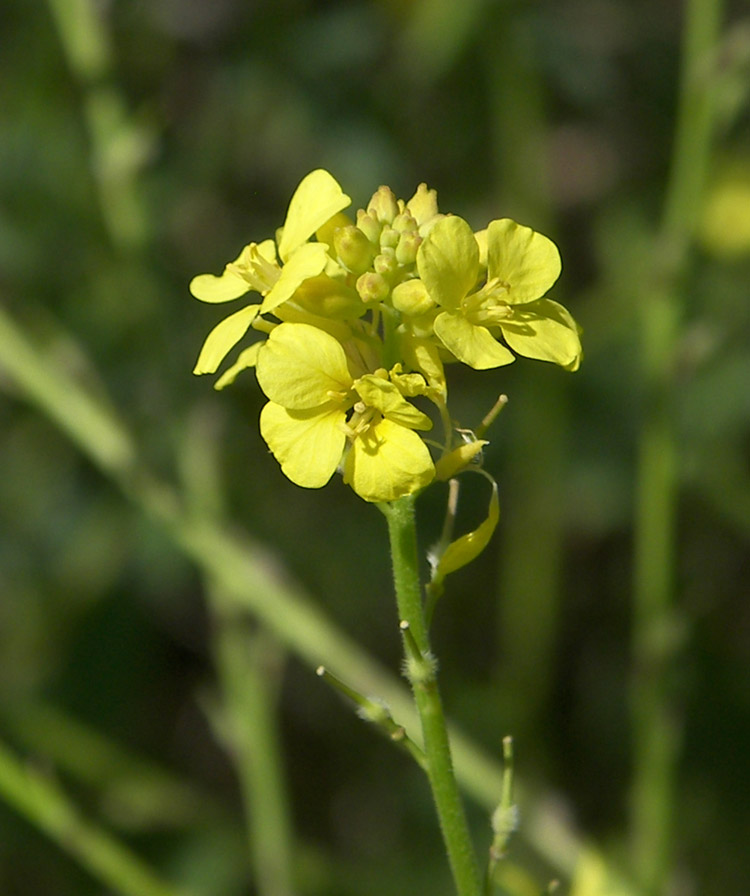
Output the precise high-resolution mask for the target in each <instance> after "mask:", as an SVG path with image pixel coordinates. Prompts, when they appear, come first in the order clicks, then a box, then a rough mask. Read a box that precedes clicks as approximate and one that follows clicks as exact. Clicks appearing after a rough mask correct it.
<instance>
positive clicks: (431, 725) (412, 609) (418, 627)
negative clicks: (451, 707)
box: [381, 497, 482, 896]
mask: <svg viewBox="0 0 750 896" xmlns="http://www.w3.org/2000/svg"><path fill="white" fill-rule="evenodd" d="M381 508H382V510H383V512H384V513H385V516H386V519H387V520H388V534H389V537H390V543H391V557H392V560H393V578H394V583H395V588H396V601H397V604H398V612H399V616H400V618H401V620H402V623H408V631H407V632H405V638H404V640H405V654H406V657H407V664H408V665H409V667H410V668H412V669H413V672H414V666H417V667H418V668H419V672H418V673H417V674H411V675H410V680H411V683H412V690H413V693H414V701H415V703H416V707H417V711H418V713H419V718H420V721H421V724H422V737H423V739H424V751H425V755H426V757H427V775H428V778H429V781H430V787H431V788H432V795H433V799H434V800H435V806H436V808H437V813H438V818H439V821H440V829H441V831H442V834H443V842H444V843H445V847H446V850H447V852H448V861H449V862H450V866H451V871H452V873H453V880H454V882H455V885H456V891H457V893H458V894H459V896H479V894H480V893H481V891H482V887H481V881H480V877H479V870H478V868H477V863H476V856H475V854H474V849H473V847H472V844H471V839H470V837H469V829H468V825H467V823H466V816H465V814H464V808H463V803H462V802H461V797H460V794H459V791H458V784H457V782H456V777H455V775H454V772H453V762H452V759H451V750H450V742H449V739H448V730H447V727H446V724H445V716H444V714H443V705H442V701H441V699H440V692H439V690H438V683H437V676H436V672H435V664H434V661H433V660H432V658H431V655H430V645H429V636H428V633H427V626H426V625H425V619H424V611H423V606H422V589H421V586H420V581H419V561H418V554H417V533H416V520H415V515H414V498H413V497H406V498H401V499H400V500H398V501H395V502H393V503H392V504H388V505H381ZM409 635H410V636H411V637H413V639H414V644H415V646H416V650H417V651H418V656H417V657H414V656H410V650H409V645H408V643H406V642H407V641H408V636H409Z"/></svg>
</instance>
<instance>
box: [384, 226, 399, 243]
mask: <svg viewBox="0 0 750 896" xmlns="http://www.w3.org/2000/svg"><path fill="white" fill-rule="evenodd" d="M398 239H399V232H398V231H397V230H394V229H393V228H392V227H388V226H387V225H386V226H385V227H384V228H383V230H382V231H381V233H380V246H381V248H382V249H395V248H396V246H397V245H398Z"/></svg>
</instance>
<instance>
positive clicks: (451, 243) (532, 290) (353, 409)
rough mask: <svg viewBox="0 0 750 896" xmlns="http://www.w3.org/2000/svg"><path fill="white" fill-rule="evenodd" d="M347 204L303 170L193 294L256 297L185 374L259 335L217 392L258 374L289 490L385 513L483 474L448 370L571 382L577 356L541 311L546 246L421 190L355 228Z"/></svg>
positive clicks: (381, 206) (266, 420)
mask: <svg viewBox="0 0 750 896" xmlns="http://www.w3.org/2000/svg"><path fill="white" fill-rule="evenodd" d="M349 202H350V200H349V197H348V196H347V195H346V194H345V193H344V192H343V190H342V189H341V187H340V186H339V184H338V183H337V182H336V180H335V179H334V178H333V177H332V176H331V175H330V174H329V173H328V172H327V171H323V170H321V169H319V170H317V171H313V172H312V173H311V174H309V175H308V176H307V177H305V178H304V179H303V180H302V182H301V183H300V185H299V186H298V188H297V190H296V191H295V193H294V195H293V196H292V199H291V201H290V203H289V208H288V211H287V215H286V219H285V222H284V225H283V227H282V228H280V230H279V231H278V233H277V234H276V238H275V239H273V240H271V239H267V240H264V241H263V242H260V243H249V244H248V245H247V246H245V248H244V249H243V250H242V252H241V253H240V254H239V256H238V257H237V258H236V259H235V260H234V261H232V262H230V263H229V264H227V265H226V267H225V269H224V271H223V273H222V274H221V275H220V276H218V277H217V276H213V275H212V274H201V275H199V276H198V277H195V278H194V279H193V281H192V283H191V285H190V289H191V292H192V293H193V295H194V296H196V298H198V299H200V300H201V301H204V302H209V303H221V302H229V301H232V300H234V299H237V298H240V297H241V296H244V295H245V294H246V293H248V292H254V293H256V294H257V299H256V300H255V301H254V302H252V303H250V304H246V305H244V306H243V307H241V308H240V309H239V310H237V311H235V312H234V313H233V314H230V315H229V316H228V317H226V318H225V319H224V320H222V321H221V322H220V323H218V324H217V325H216V326H215V327H214V328H213V330H212V331H211V332H210V333H209V335H208V337H207V338H206V340H205V343H204V345H203V348H202V349H201V352H200V355H199V358H198V362H197V364H196V367H195V372H196V373H213V372H214V371H216V370H217V369H218V368H219V365H220V364H221V363H222V361H223V360H224V359H225V358H226V356H227V354H228V353H229V352H230V351H231V350H232V349H233V348H234V347H235V346H236V345H237V344H238V343H240V342H241V341H242V340H243V339H244V338H245V336H246V334H247V333H248V331H249V330H254V331H256V332H259V333H261V334H262V335H261V338H260V339H259V340H257V341H255V342H252V343H251V344H250V345H249V346H247V347H245V348H244V349H243V350H242V352H241V353H240V354H239V357H237V359H236V360H235V362H234V363H233V364H232V365H231V366H230V367H229V368H228V369H227V370H225V371H224V373H223V374H222V375H221V377H220V378H219V379H218V381H217V382H216V384H215V385H216V388H221V387H223V386H224V385H226V384H227V383H230V382H232V380H233V379H234V378H235V377H236V376H237V374H238V373H240V372H241V371H243V370H245V369H246V368H248V367H255V368H256V373H257V377H258V382H259V384H260V387H261V389H262V390H263V391H264V392H265V394H266V396H267V397H268V399H269V401H268V403H267V404H266V405H265V407H264V408H263V410H262V412H261V418H260V428H261V434H262V435H263V438H264V439H265V440H266V442H267V443H268V445H269V447H270V449H271V452H272V453H273V455H274V456H275V457H276V459H277V460H278V461H279V463H280V464H281V468H282V470H283V472H284V473H285V474H286V475H287V476H288V477H289V478H290V479H291V480H292V481H293V482H295V483H297V484H299V485H302V486H305V487H308V488H318V487H320V486H322V485H324V484H325V483H327V482H328V481H329V480H330V478H331V477H332V476H333V474H334V473H335V472H336V471H339V472H340V473H341V474H342V475H343V478H344V481H345V482H347V483H348V484H349V485H351V487H352V488H353V489H354V491H355V492H356V493H357V494H358V495H359V496H360V497H362V498H364V499H365V500H367V501H376V502H383V501H393V500H396V499H398V498H400V497H402V496H404V495H408V494H414V493H416V492H418V491H420V490H421V489H423V488H424V487H425V486H426V485H428V484H429V483H430V482H431V481H432V480H433V479H434V478H439V479H444V478H449V477H452V476H454V475H456V474H458V473H460V472H462V471H463V470H464V469H468V468H470V467H472V466H474V467H475V466H477V464H479V463H480V462H481V450H480V449H481V444H484V442H481V444H480V443H479V442H475V443H474V444H475V445H480V448H478V449H475V448H471V449H467V448H466V447H465V446H464V447H461V441H462V436H460V434H459V433H460V432H464V433H465V432H466V431H465V430H463V431H460V430H458V429H457V428H455V427H454V424H453V423H452V421H451V416H450V413H449V410H448V404H447V402H448V380H447V377H446V373H445V366H444V365H445V364H446V363H447V362H461V363H464V364H467V365H468V366H470V367H473V368H475V369H487V368H494V367H501V366H503V365H505V364H509V363H511V362H512V361H514V360H515V356H516V355H525V356H526V357H529V358H537V359H541V360H546V361H552V362H554V363H556V364H558V365H560V366H562V367H565V368H567V369H569V370H574V369H575V368H576V367H577V366H578V363H579V361H580V357H581V345H580V341H579V335H578V328H577V326H576V324H575V321H574V320H573V318H572V317H571V316H570V314H569V313H568V311H567V310H566V309H565V308H564V307H563V306H562V305H559V304H558V303H557V302H554V301H553V300H552V299H550V298H548V297H547V292H548V290H549V289H550V288H551V287H552V286H553V284H554V283H555V281H556V280H557V278H558V276H559V274H560V268H561V265H560V256H559V253H558V251H557V248H556V246H555V245H554V243H552V242H551V240H549V239H547V238H546V237H545V236H542V235H541V234H539V233H536V232H535V231H533V230H531V228H529V227H524V226H522V225H520V224H517V223H516V222H515V221H511V220H510V219H507V218H505V219H499V220H496V221H492V222H490V224H489V225H488V227H487V228H486V229H485V230H483V231H480V232H479V233H476V234H475V233H473V232H472V230H471V228H470V226H469V225H468V223H467V222H466V221H464V220H463V219H462V218H459V217H455V216H451V215H445V214H442V213H440V212H439V211H438V204H437V195H436V193H435V191H434V190H429V189H428V188H427V186H426V185H425V184H420V186H419V187H418V188H417V190H416V192H415V194H414V195H413V196H412V197H411V199H409V200H408V201H406V202H405V201H404V200H402V199H398V198H397V197H396V196H395V195H394V193H393V192H392V191H391V190H390V188H388V187H385V186H381V187H379V188H378V190H376V191H375V193H374V194H373V196H372V198H371V199H370V201H369V202H368V203H367V205H366V206H365V207H364V208H361V209H359V210H358V211H357V213H356V216H355V218H354V219H352V218H349V217H347V216H346V215H344V214H343V209H344V208H346V206H347V205H348V204H349ZM413 399H416V400H417V401H418V402H420V401H421V402H425V401H426V402H431V403H432V405H433V406H434V409H435V412H436V415H437V416H439V418H440V420H441V421H442V424H443V430H444V440H443V442H442V443H434V442H430V443H428V442H427V441H425V439H424V437H423V435H422V434H423V433H425V432H426V431H428V430H429V429H430V428H431V427H432V421H431V419H430V417H429V416H427V415H426V414H425V413H424V411H423V410H421V409H420V408H418V407H417V406H416V405H415V404H414V402H413ZM434 452H437V454H436V455H435V456H436V458H437V473H436V466H435V462H434V461H433V453H434ZM493 525H494V524H493ZM482 531H484V530H482Z"/></svg>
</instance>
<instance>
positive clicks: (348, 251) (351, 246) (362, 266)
mask: <svg viewBox="0 0 750 896" xmlns="http://www.w3.org/2000/svg"><path fill="white" fill-rule="evenodd" d="M333 245H334V247H335V249H336V254H337V255H338V257H339V261H340V262H341V263H342V264H343V265H344V267H346V268H347V269H348V270H350V271H352V272H353V273H354V274H362V273H364V272H365V271H366V270H367V269H368V268H369V267H370V262H371V261H372V257H373V255H374V254H375V253H374V250H373V247H372V244H371V243H370V241H369V240H368V239H367V237H366V236H365V234H364V233H363V232H362V231H361V230H360V229H359V228H358V227H355V226H354V225H353V224H350V225H349V226H348V227H339V229H338V230H337V231H336V232H335V233H334V235H333Z"/></svg>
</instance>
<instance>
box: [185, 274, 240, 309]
mask: <svg viewBox="0 0 750 896" xmlns="http://www.w3.org/2000/svg"><path fill="white" fill-rule="evenodd" d="M249 290H250V286H249V285H248V283H247V281H245V280H244V279H243V278H242V277H240V275H239V274H235V273H234V272H233V271H228V270H225V271H224V273H223V274H222V275H221V276H220V277H216V276H214V275H213V274H198V276H197V277H193V279H192V280H191V281H190V292H191V293H192V295H194V296H195V298H196V299H199V300H200V301H201V302H211V303H212V304H214V303H218V302H231V301H232V300H233V299H239V297H240V296H244V295H245V293H246V292H249Z"/></svg>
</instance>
